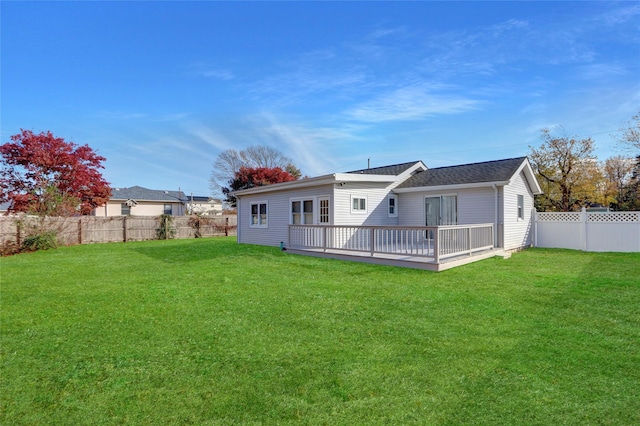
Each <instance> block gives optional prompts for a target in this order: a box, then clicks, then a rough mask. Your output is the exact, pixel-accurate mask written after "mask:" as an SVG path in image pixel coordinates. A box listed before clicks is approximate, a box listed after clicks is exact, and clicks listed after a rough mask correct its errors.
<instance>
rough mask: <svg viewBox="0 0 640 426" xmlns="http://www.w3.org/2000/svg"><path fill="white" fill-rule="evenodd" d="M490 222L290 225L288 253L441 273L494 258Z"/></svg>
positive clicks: (501, 254) (496, 254)
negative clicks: (400, 224)
mask: <svg viewBox="0 0 640 426" xmlns="http://www.w3.org/2000/svg"><path fill="white" fill-rule="evenodd" d="M493 238H494V236H493V225H492V224H476V225H454V226H438V227H420V226H410V227H402V226H347V225H328V226H318V225H290V226H289V244H288V245H287V250H288V251H289V252H290V253H296V254H302V255H307V256H316V257H329V258H332V259H340V260H350V261H356V262H366V263H376V264H381V265H390V266H400V267H403V268H415V269H426V270H430V271H443V270H445V269H449V268H453V267H455V266H460V265H464V264H467V263H471V262H476V261H478V260H482V259H487V258H489V257H493V256H504V252H503V251H502V250H501V249H497V248H496V247H495V246H494V240H493Z"/></svg>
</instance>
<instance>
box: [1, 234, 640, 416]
mask: <svg viewBox="0 0 640 426" xmlns="http://www.w3.org/2000/svg"><path fill="white" fill-rule="evenodd" d="M0 267H1V269H0V274H1V316H0V318H1V324H0V327H1V333H2V334H1V339H2V340H1V356H2V364H1V370H0V373H1V376H0V377H1V386H0V402H1V407H0V408H1V412H0V424H3V425H9V424H11V425H38V424H56V425H67V424H68V425H100V424H199V425H200V424H205V425H232V424H233V425H237V424H252V425H258V424H264V425H271V424H309V425H317V424H326V425H354V424H357V425H364V424H394V425H395V424H401V425H406V424H427V425H429V424H433V425H444V424H451V425H453V424H482V425H497V424H505V425H523V424H526V425H536V424H537V425H560V424H565V425H637V424H640V254H638V253H635V254H618V253H606V254H603V253H583V252H578V251H568V250H543V249H532V250H527V251H525V252H522V253H517V254H514V255H513V257H512V258H511V259H508V260H504V259H500V258H495V259H489V260H485V261H482V262H477V263H474V264H470V265H466V266H462V267H459V268H455V269H451V270H448V271H445V272H441V273H432V272H425V271H419V270H410V269H400V268H393V267H384V266H377V265H367V264H360V263H349V262H341V261H335V260H328V259H317V258H311V257H303V256H296V255H292V254H288V253H286V252H280V251H279V250H278V249H277V248H269V247H258V246H247V245H237V244H236V243H235V239H234V238H218V239H194V240H169V241H149V242H140V243H126V244H124V243H121V244H99V245H85V246H75V247H65V248H60V249H58V250H51V251H45V252H36V253H31V254H23V255H18V256H14V257H8V258H2V259H0Z"/></svg>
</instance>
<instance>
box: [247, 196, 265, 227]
mask: <svg viewBox="0 0 640 426" xmlns="http://www.w3.org/2000/svg"><path fill="white" fill-rule="evenodd" d="M267 219H268V217H267V202H266V201H262V202H256V203H251V223H250V227H251V228H266V227H267V224H268V222H267Z"/></svg>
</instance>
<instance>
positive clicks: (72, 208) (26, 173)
mask: <svg viewBox="0 0 640 426" xmlns="http://www.w3.org/2000/svg"><path fill="white" fill-rule="evenodd" d="M0 155H1V156H2V168H1V169H0V202H6V201H10V202H11V206H10V207H9V211H13V212H28V213H31V214H36V215H39V216H68V215H70V214H89V213H91V211H92V210H93V209H94V208H95V207H98V206H101V205H104V204H105V203H106V202H107V201H108V200H109V197H110V196H111V188H110V187H109V183H108V182H107V181H105V180H104V178H103V177H102V174H101V173H100V169H103V168H104V166H103V165H102V162H103V161H105V160H106V158H104V157H102V156H99V155H97V154H96V153H95V152H94V151H93V149H91V148H90V147H89V146H88V145H83V146H79V145H77V144H75V143H73V142H67V141H65V140H64V139H63V138H57V137H55V136H54V135H53V134H52V133H51V132H49V131H47V132H42V133H39V134H35V133H33V132H32V131H30V130H23V129H21V131H20V133H18V134H16V135H13V136H11V142H7V143H5V144H4V145H0Z"/></svg>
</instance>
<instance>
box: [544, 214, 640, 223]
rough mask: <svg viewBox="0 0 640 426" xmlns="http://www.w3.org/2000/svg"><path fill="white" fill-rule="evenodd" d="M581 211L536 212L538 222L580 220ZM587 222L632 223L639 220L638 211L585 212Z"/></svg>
mask: <svg viewBox="0 0 640 426" xmlns="http://www.w3.org/2000/svg"><path fill="white" fill-rule="evenodd" d="M583 214H584V213H581V212H538V213H537V214H536V217H537V221H538V222H581V221H582V220H583V219H582V215H583ZM586 221H587V222H608V223H633V222H640V212H592V213H589V212H586Z"/></svg>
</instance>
